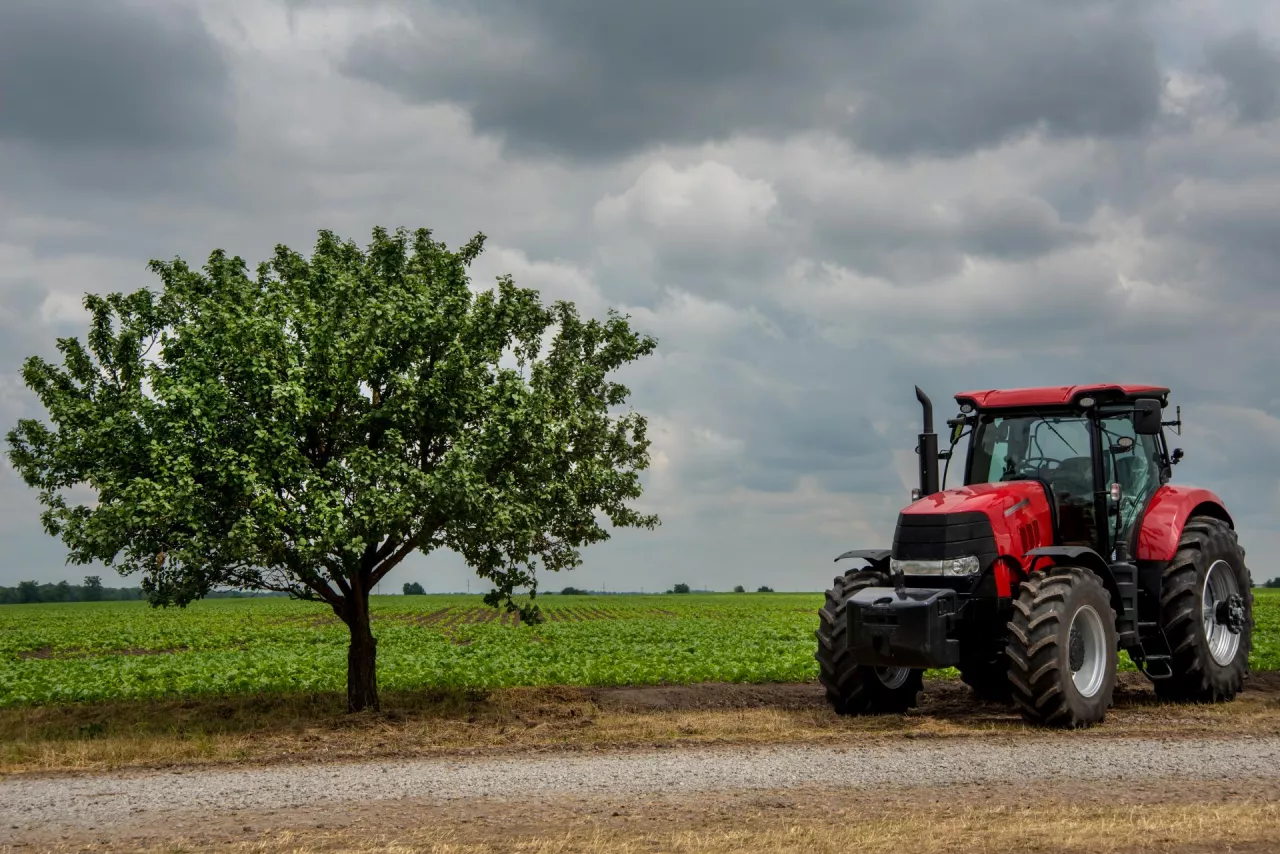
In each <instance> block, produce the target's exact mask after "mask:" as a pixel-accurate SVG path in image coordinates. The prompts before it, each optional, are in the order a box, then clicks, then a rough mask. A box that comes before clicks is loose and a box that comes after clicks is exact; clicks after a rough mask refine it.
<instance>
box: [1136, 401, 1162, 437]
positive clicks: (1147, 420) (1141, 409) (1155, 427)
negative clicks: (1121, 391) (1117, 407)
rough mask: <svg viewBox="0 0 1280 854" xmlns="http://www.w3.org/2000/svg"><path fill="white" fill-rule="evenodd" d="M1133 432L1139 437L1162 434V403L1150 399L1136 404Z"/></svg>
mask: <svg viewBox="0 0 1280 854" xmlns="http://www.w3.org/2000/svg"><path fill="white" fill-rule="evenodd" d="M1133 432H1134V433H1137V434H1138V435H1139V436H1158V435H1159V434H1160V401H1158V400H1150V399H1148V400H1139V401H1135V402H1134V404H1133Z"/></svg>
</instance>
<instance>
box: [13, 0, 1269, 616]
mask: <svg viewBox="0 0 1280 854" xmlns="http://www.w3.org/2000/svg"><path fill="white" fill-rule="evenodd" d="M0 81H3V84H2V85H0V175H3V176H4V180H3V181H0V294H2V298H0V422H3V426H4V428H5V430H8V429H9V428H10V427H12V426H13V425H14V424H16V422H17V420H18V419H19V418H22V417H40V416H41V415H42V412H41V410H40V408H39V406H38V403H37V401H36V400H35V399H34V396H33V395H31V394H30V393H29V392H28V391H27V390H26V389H25V388H24V387H23V384H22V381H21V378H20V376H19V370H20V367H21V363H22V360H23V359H24V358H26V357H27V356H30V355H34V354H42V355H45V356H46V357H50V358H54V357H56V350H55V347H54V344H55V340H56V338H57V337H58V336H66V335H74V336H80V337H83V335H84V333H85V330H86V329H87V326H86V316H85V313H84V311H83V309H82V307H81V300H82V298H83V295H84V294H85V293H86V292H95V293H106V292H111V291H132V290H135V289H137V288H139V287H157V288H158V286H159V282H158V280H157V279H156V278H155V277H154V276H153V275H152V274H151V273H149V272H148V271H147V269H146V264H147V262H148V260H150V259H152V258H162V259H171V258H174V257H175V256H176V257H181V258H184V259H186V260H188V261H189V262H191V263H194V264H199V263H202V262H203V261H204V260H205V259H206V258H207V257H208V254H209V253H210V252H211V251H213V250H214V249H217V248H221V249H225V250H226V251H228V252H229V253H232V254H237V255H240V256H242V257H244V258H245V259H246V260H247V261H249V263H250V264H256V262H257V261H259V260H262V259H265V258H266V257H268V256H269V254H270V253H271V251H272V249H273V247H274V246H275V245H277V244H281V243H283V244H286V245H288V246H290V247H292V248H294V249H297V250H299V251H303V252H306V251H309V250H310V248H311V247H312V246H313V245H314V242H315V239H316V233H317V232H318V231H319V230H320V229H332V230H334V231H336V232H338V234H339V235H341V236H343V237H346V238H352V239H355V240H357V241H360V242H361V243H364V242H366V241H367V239H368V235H369V233H370V231H371V230H372V228H373V227H374V226H375V225H382V226H385V227H387V228H395V227H397V226H405V227H407V228H411V229H412V228H417V227H420V226H425V227H428V228H431V229H433V231H434V232H435V233H436V235H437V236H438V237H439V238H441V239H443V240H445V241H447V242H448V243H449V244H450V245H457V244H460V243H462V242H464V241H465V240H467V239H468V238H470V237H471V236H472V235H474V234H476V233H477V232H483V233H484V234H486V235H487V236H488V242H487V244H486V250H485V252H484V254H483V255H482V256H481V257H480V259H478V261H477V263H476V264H475V266H474V267H473V280H474V283H475V286H476V287H487V286H489V285H491V284H492V282H493V280H494V279H496V278H497V277H498V276H500V275H502V274H510V275H512V276H513V277H514V279H515V281H516V283H517V284H518V285H522V286H529V287H534V288H537V289H538V290H539V291H540V292H541V293H542V295H543V298H544V300H547V301H550V300H553V299H570V300H573V301H574V302H575V303H576V304H577V305H578V307H579V309H580V310H581V311H582V312H583V313H585V314H589V315H592V316H597V317H603V316H604V313H605V311H606V310H607V309H608V308H610V307H614V308H617V309H619V310H620V311H623V312H625V313H627V314H629V315H630V317H631V322H632V324H633V326H635V327H636V328H637V329H639V330H641V331H643V332H646V333H649V334H652V335H654V336H655V337H656V338H657V339H658V349H657V352H656V353H654V354H653V355H651V356H649V357H646V358H645V359H642V360H641V361H640V362H639V363H637V364H635V365H632V366H629V367H628V369H627V370H626V371H625V372H624V373H623V374H622V375H621V376H620V379H622V381H624V382H625V383H626V384H627V385H628V387H629V388H630V389H631V390H632V395H631V398H630V403H631V405H632V406H633V407H634V408H635V409H636V410H637V411H639V412H641V413H642V414H644V415H645V416H646V417H647V418H648V419H649V425H650V434H651V437H652V440H653V445H652V448H651V456H652V465H651V467H650V469H649V470H648V471H646V472H645V474H644V478H643V480H644V485H645V493H644V498H643V499H642V501H640V502H637V504H636V506H637V507H638V508H640V509H642V510H644V511H645V512H656V513H658V514H659V516H660V517H661V519H662V525H661V526H660V527H659V528H657V529H655V530H653V531H646V530H622V531H616V532H614V534H613V536H612V538H611V539H610V540H609V541H608V542H605V543H601V544H597V545H593V546H590V547H588V548H587V549H585V550H584V551H583V560H584V563H583V565H582V566H581V567H579V568H577V569H575V570H573V571H571V572H567V573H560V574H558V575H554V574H544V576H543V578H542V580H541V586H542V588H543V589H552V590H558V589H560V587H563V586H566V585H570V584H571V585H573V586H577V587H588V588H593V589H601V588H603V589H606V590H639V589H644V590H647V591H656V590H662V589H666V588H668V587H670V586H671V585H672V584H675V583H679V582H684V583H688V584H691V585H692V586H694V587H707V588H712V589H722V590H723V589H730V588H732V587H733V586H734V585H737V584H741V585H744V586H746V587H747V588H748V589H754V588H755V587H757V586H759V585H769V586H770V587H773V588H774V589H776V590H820V589H823V588H825V587H826V586H828V585H829V584H830V581H831V578H832V577H833V575H834V574H835V572H836V571H838V570H841V569H843V568H844V565H843V564H841V565H836V564H833V562H832V561H833V558H834V557H835V556H836V555H837V554H839V553H840V552H842V551H845V550H847V549H850V548H871V547H888V546H889V545H890V542H891V539H892V535H893V528H894V524H895V521H896V518H897V512H898V510H899V509H900V508H901V507H902V506H903V505H905V504H906V503H908V501H909V492H910V489H911V487H912V486H913V485H915V474H914V472H915V457H914V453H913V448H914V447H915V434H916V432H917V431H918V429H919V408H918V405H917V403H916V401H915V396H914V392H913V390H912V386H913V385H915V384H918V385H920V386H921V387H923V388H924V389H925V390H926V391H927V392H928V393H929V394H930V395H931V396H932V398H933V401H934V404H935V408H936V410H937V412H936V415H935V418H936V419H937V421H938V422H939V424H940V423H941V422H942V421H943V420H944V419H945V418H948V417H950V416H951V415H953V414H955V402H954V399H953V395H954V394H955V393H956V392H959V391H963V390H968V389H981V388H993V387H1019V386H1036V385H1059V384H1072V383H1088V382H1134V383H1151V384H1157V385H1163V386H1168V387H1170V388H1171V389H1172V390H1173V397H1172V404H1175V405H1180V406H1181V407H1182V416H1183V420H1184V429H1183V434H1182V436H1180V437H1176V438H1175V439H1174V440H1173V444H1175V445H1177V446H1180V447H1182V448H1184V449H1185V451H1186V457H1185V459H1184V461H1183V462H1182V463H1181V464H1180V465H1179V466H1178V467H1177V468H1176V469H1175V470H1174V474H1175V478H1174V479H1175V481H1177V482H1180V483H1190V484H1196V485H1200V486H1204V487H1207V488H1209V489H1212V490H1214V491H1215V492H1217V493H1218V494H1219V495H1220V496H1221V497H1222V498H1223V500H1224V501H1225V502H1226V504H1227V507H1228V509H1229V510H1230V511H1231V512H1232V514H1233V515H1234V517H1235V520H1236V526H1237V529H1238V531H1239V534H1240V538H1241V542H1242V544H1243V545H1244V547H1245V549H1246V551H1247V552H1248V555H1249V558H1248V560H1249V564H1250V567H1251V570H1252V572H1253V575H1254V578H1255V579H1259V580H1262V579H1266V578H1270V577H1275V576H1277V575H1280V479H1278V478H1277V473H1278V472H1280V371H1277V367H1280V278H1278V277H1277V275H1276V272H1275V271H1276V269H1277V262H1278V261H1280V6H1277V5H1276V4H1274V3H1265V2H1262V0H1236V2H1223V3H1213V4H1210V3H1207V2H1191V0H1161V2H1154V0H1131V2H1125V3H1112V2H1101V0H1071V2H1064V0H1016V2H1015V1H1014V0H1007V2H996V0H971V2H968V3H963V4H955V3H950V2H947V0H896V2H894V3H884V2H880V0H795V2H790V3H777V2H765V0H734V2H730V0H702V2H699V3H697V4H690V3H684V2H675V0H653V2H647V3H634V2H624V1H623V0H543V2H539V3H536V4H535V3H527V2H523V0H488V2H486V3H483V4H477V3H463V2H459V1H458V0H404V1H403V2H393V3H391V2H389V3H383V2H376V0H360V2H356V0H345V2H344V0H189V2H188V0H66V1H65V2H59V3H50V2H48V0H6V2H4V3H3V4H0ZM955 474H956V473H955V472H952V478H951V481H950V483H951V484H952V485H954V484H955V483H956V482H958V478H956V476H955ZM0 538H3V540H2V541H3V543H4V547H5V548H4V552H5V554H4V556H3V557H2V558H0V584H8V585H12V584H15V583H16V582H17V581H18V580H20V579H26V578H36V579H39V580H47V581H57V580H60V579H63V578H66V579H68V580H71V581H73V582H74V581H78V580H79V579H80V578H82V577H83V576H84V575H85V574H89V573H92V572H100V571H101V570H100V569H95V568H93V567H80V566H68V565H66V563H65V554H66V553H65V549H64V547H63V546H62V545H61V544H60V543H59V542H58V541H56V540H54V539H52V538H50V537H48V536H47V535H46V534H44V533H43V531H42V530H41V527H40V523H39V505H38V503H37V501H36V500H35V495H34V494H33V493H32V491H31V490H30V489H29V488H28V487H26V486H25V485H24V484H23V483H22V481H21V480H20V479H19V478H18V477H17V476H16V474H15V473H14V472H13V470H12V469H11V468H10V467H9V464H8V461H7V460H5V461H4V462H3V463H0ZM406 581H419V582H421V583H422V584H423V586H424V587H425V588H426V589H427V590H428V591H429V592H443V591H453V590H464V589H467V587H468V585H469V586H470V589H471V590H472V591H477V590H482V589H486V587H485V585H484V584H482V583H481V582H480V581H479V580H478V579H476V578H475V576H474V575H473V574H472V573H470V571H469V570H468V569H467V568H466V566H465V565H464V564H463V563H462V561H461V560H460V559H459V558H458V557H457V556H455V555H452V554H450V553H440V554H435V555H431V556H415V557H413V558H411V559H410V560H407V561H405V562H404V563H403V564H402V565H401V566H400V567H398V568H397V569H396V570H395V571H394V572H393V573H392V574H391V575H390V576H389V577H388V579H387V580H386V581H384V582H383V585H382V589H383V591H384V592H392V591H398V590H399V588H400V585H401V584H402V583H404V582H406ZM104 583H106V584H108V585H113V586H115V585H125V584H128V585H134V584H136V583H137V578H136V577H132V578H129V579H120V578H118V577H116V576H114V575H108V576H107V577H104Z"/></svg>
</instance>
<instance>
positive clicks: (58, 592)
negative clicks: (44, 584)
mask: <svg viewBox="0 0 1280 854" xmlns="http://www.w3.org/2000/svg"><path fill="white" fill-rule="evenodd" d="M52 592H53V597H52V598H53V601H54V602H70V601H71V599H72V598H73V597H72V595H71V584H70V582H68V581H67V580H66V579H63V580H62V581H59V582H58V583H57V584H55V585H54V586H53V591H52Z"/></svg>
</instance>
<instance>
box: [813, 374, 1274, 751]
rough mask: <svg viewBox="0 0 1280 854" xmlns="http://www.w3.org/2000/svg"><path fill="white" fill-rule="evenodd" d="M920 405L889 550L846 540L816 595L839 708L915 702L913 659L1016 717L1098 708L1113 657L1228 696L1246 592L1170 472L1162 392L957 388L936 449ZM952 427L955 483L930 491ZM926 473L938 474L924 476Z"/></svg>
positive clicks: (1208, 518) (1176, 456)
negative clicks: (915, 477)
mask: <svg viewBox="0 0 1280 854" xmlns="http://www.w3.org/2000/svg"><path fill="white" fill-rule="evenodd" d="M916 397H917V399H919V401H920V403H921V405H922V407H923V409H924V432H923V433H921V434H920V444H919V446H918V447H917V448H916V452H917V453H918V454H919V456H920V487H919V489H913V490H912V499H913V500H912V503H911V504H909V505H908V506H907V507H906V508H905V509H903V510H902V512H901V513H900V514H899V515H898V526H897V530H896V532H895V533H894V537H893V547H892V548H891V549H866V550H855V551H850V552H845V553H844V554H842V555H840V556H839V557H837V558H836V560H837V561H839V560H843V559H845V558H857V559H860V560H862V561H865V563H866V564H867V566H866V567H865V568H854V569H850V570H849V571H848V572H846V573H845V574H844V575H843V576H839V577H837V578H836V579H835V581H834V586H833V587H832V589H831V590H828V591H827V596H826V603H825V605H824V606H823V608H822V611H821V613H820V625H819V628H818V633H817V634H818V650H817V653H816V657H817V659H818V663H819V674H820V675H819V678H820V680H821V682H822V684H823V686H824V687H825V688H826V693H827V698H828V700H829V701H830V702H831V704H832V706H833V707H834V708H835V710H836V711H837V712H838V713H840V714H849V715H856V714H877V713H899V712H904V711H906V710H907V709H908V708H910V707H912V706H914V705H916V703H917V701H918V698H919V694H920V691H921V688H922V679H921V676H922V674H923V673H924V671H925V670H926V669H929V668H943V667H956V668H958V669H959V671H960V676H961V678H962V679H963V680H964V681H965V682H966V683H967V684H968V685H969V686H970V687H971V688H972V689H973V691H974V692H975V693H976V694H977V695H978V696H979V697H981V698H983V699H987V700H996V701H1003V702H1011V703H1013V704H1015V705H1016V706H1017V708H1018V709H1019V710H1020V711H1021V713H1022V716H1023V717H1024V718H1025V719H1026V720H1028V721H1030V722H1033V723H1037V724H1044V725H1049V726H1058V727H1080V726H1089V725H1091V724H1095V723H1098V722H1100V721H1102V720H1103V718H1105V716H1106V713H1107V709H1108V708H1109V707H1110V706H1111V703H1112V694H1113V690H1114V687H1115V682H1116V665H1117V659H1118V657H1119V651H1120V650H1124V651H1126V652H1127V653H1128V654H1129V657H1130V659H1131V660H1132V661H1133V662H1134V664H1135V665H1136V666H1137V667H1138V668H1139V669H1140V670H1141V671H1142V672H1143V673H1144V674H1146V676H1147V677H1148V678H1149V679H1150V680H1151V681H1152V683H1153V684H1154V686H1155V690H1156V693H1157V694H1158V695H1159V696H1160V697H1162V698H1165V699H1168V700H1173V701H1182V702H1219V701H1225V700H1231V699H1233V698H1234V697H1235V695H1236V693H1237V692H1239V691H1240V690H1241V689H1242V688H1243V686H1244V681H1245V679H1246V678H1247V677H1248V673H1249V650H1250V646H1251V640H1252V633H1253V596H1252V594H1251V592H1250V588H1251V586H1252V585H1251V583H1250V578H1249V571H1248V569H1247V568H1246V567H1245V561H1244V550H1243V549H1242V548H1240V546H1239V544H1238V543H1237V540H1236V533H1235V530H1234V525H1233V523H1232V520H1231V516H1230V515H1229V514H1228V513H1227V510H1226V508H1225V507H1224V506H1223V503H1222V501H1221V500H1220V499H1219V498H1218V497H1217V496H1216V495H1214V494H1213V493H1212V492H1209V491H1208V490H1205V489H1197V488H1195V487H1188V486H1175V485H1172V484H1170V483H1169V480H1170V477H1171V473H1172V468H1173V466H1175V465H1177V463H1178V461H1179V460H1180V459H1181V458H1182V449H1181V448H1174V449H1173V450H1172V451H1170V449H1169V447H1168V444H1167V441H1166V437H1165V434H1164V428H1165V427H1167V426H1173V427H1176V428H1177V429H1178V432H1179V434H1180V433H1181V426H1182V423H1181V407H1179V411H1178V414H1177V416H1176V418H1175V420H1172V421H1163V420H1162V418H1163V413H1164V410H1165V408H1166V407H1167V405H1168V397H1169V390H1168V389H1165V388H1158V387H1154V386H1138V385H1088V386H1063V387H1055V388H1025V389H1007V390H999V391H997V390H992V391H969V392H963V393H961V394H957V395H956V396H955V399H956V402H957V403H958V404H959V405H960V414H959V415H958V416H957V417H956V418H954V419H952V420H950V421H948V422H947V425H948V426H949V427H950V428H951V434H950V438H951V448H950V450H947V451H941V452H940V451H939V450H938V437H937V434H935V433H934V432H933V406H932V404H931V403H930V401H929V398H928V396H927V395H925V393H924V392H922V391H921V390H920V389H919V388H916ZM965 436H968V437H969V443H968V451H967V455H966V456H965V457H964V460H963V463H964V477H963V480H964V483H963V485H962V486H957V487H954V488H952V489H943V488H940V486H939V482H938V461H939V460H940V459H942V460H946V461H947V467H948V468H950V466H951V460H952V457H953V455H954V454H955V449H956V446H957V444H958V443H959V442H960V440H961V439H962V438H964V437H965ZM943 478H944V484H943V485H944V486H945V472H944V475H943Z"/></svg>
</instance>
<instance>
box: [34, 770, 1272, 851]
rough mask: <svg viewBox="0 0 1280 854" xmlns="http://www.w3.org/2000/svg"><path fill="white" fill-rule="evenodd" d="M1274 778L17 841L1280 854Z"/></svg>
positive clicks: (472, 807)
mask: <svg viewBox="0 0 1280 854" xmlns="http://www.w3.org/2000/svg"><path fill="white" fill-rule="evenodd" d="M1277 800H1280V787H1278V786H1277V784H1276V782H1275V781H1268V780H1257V781H1254V780H1233V781H1225V780H1224V781H1201V782H1197V784H1196V785H1195V786H1194V787H1189V786H1185V785H1181V784H1180V783H1179V782H1178V781H1176V780H1153V781H1148V782H1140V783H1139V782H1134V783H1126V784H1125V785H1124V786H1123V787H1117V786H1115V785H1114V784H1110V783H1084V782H1071V781H1054V780H1046V781H1044V782H1043V783H1042V784H1039V785H1037V787H1036V791H1035V796H1034V797H1030V798H1029V797H1027V796H1026V793H1025V792H1023V791H1020V790H1001V789H998V788H993V787H990V786H973V785H957V786H948V787H941V788H938V787H930V788H889V789H875V790H867V789H853V788H851V789H818V788H790V789H785V790H753V791H736V792H724V793H700V794H699V795H698V797H696V798H691V797H689V796H687V795H681V794H670V795H643V796H635V795H629V796H628V795H610V794H608V793H601V794H600V795H598V796H593V797H579V796H566V795H555V796H535V797H532V798H522V799H521V800H520V801H519V802H510V801H507V800H503V799H496V798H477V799H466V800H457V801H449V802H439V801H433V800H429V799H421V798H410V799H404V800H397V801H380V802H371V803H334V804H328V805H325V806H323V807H303V808H294V809H286V810H224V809H217V808H213V807H211V808H210V809H209V810H207V811H203V812H199V813H180V814H176V815H170V816H166V817H165V818H164V819H163V820H160V819H158V818H155V817H148V816H138V817H136V818H135V819H133V820H131V821H130V822H129V823H128V825H127V826H125V827H121V828H119V829H114V830H98V831H76V832H71V833H68V832H65V831H62V832H59V831H57V830H56V829H49V830H46V831H44V832H37V833H35V834H33V835H31V836H27V837H25V838H23V839H17V840H14V843H13V850H15V851H23V852H28V851H60V852H71V851H125V850H127V851H148V852H150V851H162V850H163V851H173V850H183V851H192V852H201V851H226V852H235V853H236V854H241V852H243V854H249V852H253V854H259V852H262V854H265V852H275V851H288V852H298V853H299V854H302V853H303V852H317V853H318V852H336V851H344V852H393V851H394V852H405V851H430V852H438V853H439V854H446V852H447V854H496V852H509V851H524V852H531V854H532V853H533V852H537V853H538V854H577V852H596V851H611V852H621V853H622V854H639V852H654V851H663V852H673V854H711V852H717V854H719V852H726V854H732V853H733V852H758V854H781V852H794V851H806V852H814V854H836V852H840V854H844V852H848V851H858V852H860V854H900V852H901V851H904V850H908V851H911V852H913V854H944V852H945V854H978V852H984V854H986V852H997V851H1001V852H1003V851H1035V852H1040V854H1118V852H1144V854H1145V852H1169V854H1209V852H1221V851H1232V852H1238V854H1244V853H1245V852H1247V854H1255V852H1272V851H1274V850H1275V839H1276V838H1277V834H1278V833H1280V805H1278V804H1277Z"/></svg>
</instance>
